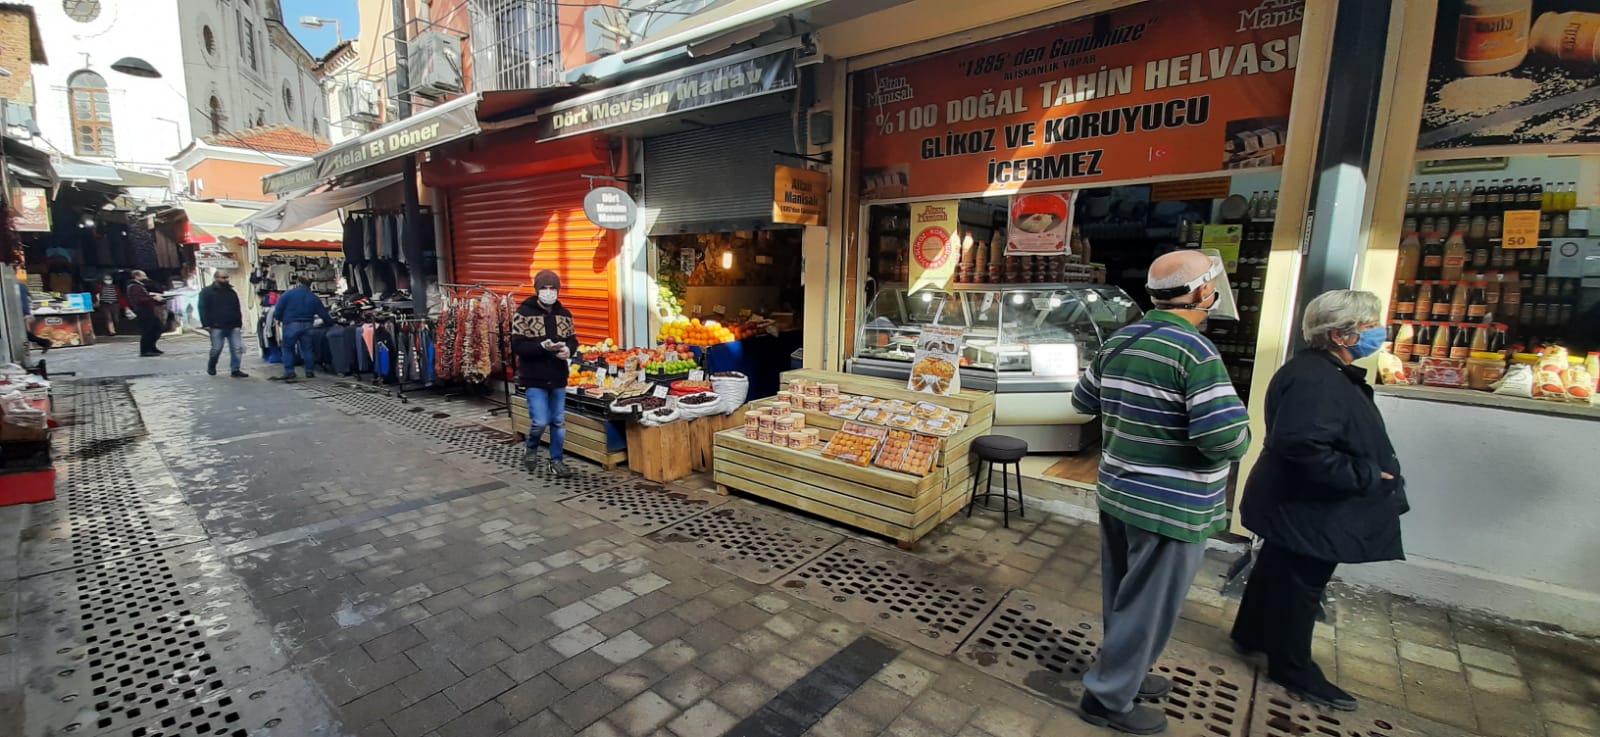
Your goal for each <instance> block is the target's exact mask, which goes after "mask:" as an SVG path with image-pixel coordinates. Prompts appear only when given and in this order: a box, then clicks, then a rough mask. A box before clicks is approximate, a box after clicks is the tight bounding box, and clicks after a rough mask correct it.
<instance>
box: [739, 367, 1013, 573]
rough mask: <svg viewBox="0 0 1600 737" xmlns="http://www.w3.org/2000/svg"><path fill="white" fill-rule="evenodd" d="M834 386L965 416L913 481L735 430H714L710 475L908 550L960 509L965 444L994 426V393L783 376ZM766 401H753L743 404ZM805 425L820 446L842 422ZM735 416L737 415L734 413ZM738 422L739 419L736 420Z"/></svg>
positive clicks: (969, 465) (808, 373) (966, 483)
mask: <svg viewBox="0 0 1600 737" xmlns="http://www.w3.org/2000/svg"><path fill="white" fill-rule="evenodd" d="M797 379H798V380H804V381H812V382H817V383H828V384H838V385H839V391H840V392H841V393H843V394H854V395H866V396H872V397H877V398H879V399H903V400H906V401H910V402H917V401H924V400H926V401H930V402H933V403H936V404H940V405H943V406H945V407H947V408H949V409H952V410H956V411H959V412H966V413H968V415H969V417H968V418H967V426H966V427H965V428H964V429H962V431H961V432H959V433H957V434H956V435H954V436H952V437H949V438H945V439H944V440H943V442H942V445H941V449H940V452H939V456H938V458H937V459H936V460H935V462H934V468H933V471H932V473H930V474H929V475H928V476H925V477H922V478H918V477H916V476H912V475H909V474H904V473H898V472H894V471H889V470H885V469H882V468H878V467H876V466H867V467H860V466H853V465H850V464H848V463H843V462H839V461H834V460H831V459H827V458H823V457H822V453H821V448H820V447H818V448H813V449H810V450H803V451H802V450H792V449H789V448H783V447H779V446H777V445H772V444H768V443H762V442H759V441H756V440H750V439H747V438H745V436H744V430H743V427H742V424H741V426H740V427H739V428H737V429H733V430H727V431H724V432H721V433H718V434H717V435H716V444H715V451H714V457H715V467H714V474H713V478H714V479H715V481H716V483H717V488H718V490H719V491H721V492H722V493H724V494H726V493H728V491H729V490H737V491H741V492H744V493H747V494H751V495H754V496H759V497H762V498H765V499H770V500H772V501H775V502H778V503H780V504H784V505H787V506H791V507H794V508H796V509H799V510H801V511H804V512H808V513H810V514H815V515H817V516H819V517H823V518H825V519H829V520H832V521H834V522H838V523H840V524H845V525H850V526H852V527H857V528H860V529H863V530H867V531H869V532H874V533H877V534H880V535H884V536H886V537H889V538H891V539H893V540H895V542H897V543H898V544H899V545H900V547H902V548H905V549H908V550H909V549H911V548H913V547H914V546H915V545H916V542H917V540H919V539H921V538H922V537H923V536H924V535H926V534H928V533H929V532H931V531H932V530H933V529H934V528H935V527H938V526H939V524H940V523H942V522H944V521H945V520H947V519H949V518H950V517H951V516H953V515H954V514H956V513H957V512H959V511H961V508H962V507H963V506H964V505H965V504H966V502H967V495H968V494H969V493H970V492H971V490H972V475H973V472H974V466H975V464H974V462H973V461H972V459H971V455H970V453H969V451H970V449H971V447H972V441H973V440H974V439H976V438H979V437H982V436H984V435H987V434H989V432H990V430H991V428H992V427H993V426H994V395H993V394H991V393H989V392H979V391H962V392H961V393H959V394H957V395H955V396H950V397H935V396H931V395H927V394H920V393H917V392H913V391H910V390H908V389H906V388H905V383H904V382H900V381H894V380H891V379H880V378H875V377H868V376H854V375H851V374H841V373H834V372H829V371H814V370H800V371H790V372H787V373H785V374H784V375H783V381H784V383H785V384H787V383H788V382H791V381H794V380H797ZM768 404H771V401H770V400H762V401H757V402H752V403H750V404H749V405H746V409H753V408H755V407H760V406H765V405H768ZM805 415H806V427H808V428H816V429H817V430H819V431H820V433H819V435H820V437H821V440H822V441H823V443H824V444H826V442H827V441H828V440H829V439H831V438H832V437H833V433H834V432H835V431H837V430H838V429H839V428H840V427H842V426H843V425H844V421H843V420H840V419H838V418H835V417H830V416H828V415H827V414H825V413H822V412H806V413H805ZM736 416H738V417H741V418H742V414H741V413H736ZM741 422H742V421H741Z"/></svg>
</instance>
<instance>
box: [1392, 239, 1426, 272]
mask: <svg viewBox="0 0 1600 737" xmlns="http://www.w3.org/2000/svg"><path fill="white" fill-rule="evenodd" d="M1421 267H1422V238H1421V236H1419V235H1417V233H1416V232H1415V231H1408V232H1407V233H1406V234H1405V236H1404V237H1403V238H1401V239H1400V250H1399V254H1398V256H1397V263H1396V265H1395V278H1396V279H1399V280H1400V281H1416V280H1417V272H1418V270H1419V269H1420V268H1421Z"/></svg>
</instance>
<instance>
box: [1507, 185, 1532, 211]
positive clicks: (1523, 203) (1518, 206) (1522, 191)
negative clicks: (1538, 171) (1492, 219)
mask: <svg viewBox="0 0 1600 737" xmlns="http://www.w3.org/2000/svg"><path fill="white" fill-rule="evenodd" d="M1532 203H1533V187H1531V186H1529V185H1528V178H1527V177H1522V178H1520V179H1518V180H1517V198H1516V201H1515V202H1514V203H1513V206H1512V207H1511V209H1513V210H1526V209H1528V208H1529V205H1531V204H1532Z"/></svg>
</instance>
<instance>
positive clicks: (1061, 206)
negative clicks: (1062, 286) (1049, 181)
mask: <svg viewBox="0 0 1600 737" xmlns="http://www.w3.org/2000/svg"><path fill="white" fill-rule="evenodd" d="M1073 199H1074V197H1073V195H1072V193H1071V192H1044V193H1039V194H1028V195H1021V196H1017V197H1012V198H1011V207H1010V208H1009V209H1010V212H1011V215H1010V218H1011V219H1010V227H1008V228H1006V255H1007V256H1055V255H1059V254H1063V253H1066V252H1067V234H1068V233H1070V232H1071V231H1072V204H1073Z"/></svg>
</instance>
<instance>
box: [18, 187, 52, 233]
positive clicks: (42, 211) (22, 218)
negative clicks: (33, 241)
mask: <svg viewBox="0 0 1600 737" xmlns="http://www.w3.org/2000/svg"><path fill="white" fill-rule="evenodd" d="M11 203H12V207H14V208H15V210H16V214H17V215H16V220H14V221H13V222H15V223H16V226H17V230H20V231H22V232H24V233H48V232H50V199H49V198H48V197H46V196H45V193H44V190H43V189H40V188H38V187H15V188H13V189H12V190H11Z"/></svg>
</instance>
